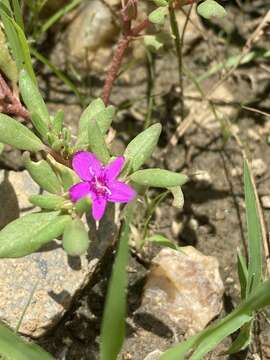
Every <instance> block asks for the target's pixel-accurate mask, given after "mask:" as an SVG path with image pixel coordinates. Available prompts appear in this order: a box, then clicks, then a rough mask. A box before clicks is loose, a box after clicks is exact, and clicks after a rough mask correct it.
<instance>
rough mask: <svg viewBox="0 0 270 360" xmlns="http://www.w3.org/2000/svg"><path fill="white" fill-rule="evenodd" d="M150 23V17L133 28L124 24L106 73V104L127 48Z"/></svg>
mask: <svg viewBox="0 0 270 360" xmlns="http://www.w3.org/2000/svg"><path fill="white" fill-rule="evenodd" d="M149 25H150V22H149V21H148V19H145V20H144V21H142V22H141V23H140V24H139V25H137V26H136V27H134V28H133V29H129V30H127V26H123V29H124V31H123V35H122V37H121V38H120V40H119V41H118V44H117V47H116V50H115V53H114V56H113V59H112V62H111V65H110V67H109V70H108V72H107V75H106V79H105V84H104V87H103V93H102V99H103V101H104V104H105V105H108V103H109V101H110V96H111V92H112V88H113V85H114V82H115V80H116V78H117V75H118V72H119V69H120V67H121V65H122V62H123V59H124V56H125V53H126V50H127V48H128V46H129V44H130V42H131V41H132V40H134V38H136V37H138V36H139V35H140V33H141V32H142V31H143V30H144V29H146V28H147V27H148V26H149Z"/></svg>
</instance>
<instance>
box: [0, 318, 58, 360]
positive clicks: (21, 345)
mask: <svg viewBox="0 0 270 360" xmlns="http://www.w3.org/2000/svg"><path fill="white" fill-rule="evenodd" d="M1 356H3V357H4V358H7V359H12V360H30V359H33V360H34V359H38V360H53V357H52V356H51V355H50V354H49V353H47V352H46V351H45V350H43V349H42V348H41V347H39V346H37V345H35V344H29V343H26V342H25V341H23V340H22V339H21V337H20V336H18V335H16V334H14V332H13V331H12V330H10V329H9V328H8V327H7V326H5V325H4V324H1V323H0V357H1Z"/></svg>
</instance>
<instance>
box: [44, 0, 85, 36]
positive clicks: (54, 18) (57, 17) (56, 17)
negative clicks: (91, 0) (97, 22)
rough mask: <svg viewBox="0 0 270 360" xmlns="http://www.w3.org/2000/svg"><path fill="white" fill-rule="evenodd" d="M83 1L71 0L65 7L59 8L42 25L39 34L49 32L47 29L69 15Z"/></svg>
mask: <svg viewBox="0 0 270 360" xmlns="http://www.w3.org/2000/svg"><path fill="white" fill-rule="evenodd" d="M82 1H83V0H72V1H70V2H69V3H68V4H67V5H65V6H61V8H60V10H58V11H57V12H56V13H54V14H53V15H52V16H51V17H50V18H49V19H48V20H47V21H46V22H45V23H44V24H43V25H42V28H41V33H44V32H46V31H48V30H49V28H50V27H51V26H52V25H53V24H55V23H56V22H57V21H59V20H60V19H61V17H62V16H64V15H65V14H67V13H69V12H70V11H71V10H72V9H74V7H76V6H77V5H79V4H80V3H81V2H82Z"/></svg>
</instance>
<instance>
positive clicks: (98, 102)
mask: <svg viewBox="0 0 270 360" xmlns="http://www.w3.org/2000/svg"><path fill="white" fill-rule="evenodd" d="M105 109H106V107H105V105H104V102H103V101H102V99H95V100H94V101H92V102H91V103H90V104H89V105H88V106H87V108H86V109H85V110H84V111H83V113H82V115H81V117H80V121H79V131H78V139H77V142H76V148H77V149H82V148H83V147H87V146H88V124H89V122H90V120H92V119H94V118H95V116H96V115H97V114H98V113H99V112H101V111H104V110H105Z"/></svg>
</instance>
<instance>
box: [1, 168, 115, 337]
mask: <svg viewBox="0 0 270 360" xmlns="http://www.w3.org/2000/svg"><path fill="white" fill-rule="evenodd" d="M37 193H39V187H38V185H36V184H35V183H34V182H33V181H32V180H31V177H30V176H29V175H28V173H27V172H26V171H23V172H13V171H11V172H8V171H0V199H1V207H0V226H1V228H2V227H3V226H5V225H7V224H8V223H9V222H11V221H13V220H14V219H16V218H18V217H19V216H20V215H21V216H23V215H25V213H27V212H29V211H33V210H34V208H33V207H30V205H31V204H30V203H29V201H28V196H29V195H30V194H37ZM113 212H114V208H113V207H109V208H108V211H107V212H106V215H105V216H104V218H103V219H102V221H101V223H100V227H99V229H98V231H96V230H95V224H94V222H93V221H92V223H91V240H92V244H91V252H90V253H89V257H90V259H91V260H89V261H88V260H87V259H86V258H85V257H81V258H79V257H73V258H69V257H67V255H66V253H65V252H64V250H63V249H62V247H61V244H60V242H59V241H54V242H51V243H49V244H48V245H47V246H46V247H44V248H42V249H41V250H40V251H39V252H37V253H34V254H31V255H29V256H26V257H23V258H17V259H0V273H1V274H2V276H1V277H0V289H1V296H0V321H4V322H5V323H7V324H8V325H9V326H11V327H12V328H15V327H16V325H17V324H18V322H19V320H20V317H21V316H22V314H23V312H24V309H25V307H26V306H27V303H28V301H29V300H30V303H29V305H28V306H27V310H26V313H25V314H24V316H23V320H22V323H21V326H20V329H19V330H20V332H21V333H22V334H24V335H28V336H31V337H39V336H41V335H43V334H44V333H45V332H46V331H47V330H48V329H50V328H51V327H53V326H54V325H55V324H56V323H57V322H58V321H59V320H60V319H61V317H62V316H63V314H64V313H65V312H66V310H67V309H68V308H69V307H70V305H71V303H72V301H73V300H74V298H75V297H76V295H77V294H78V293H79V291H80V290H81V289H82V288H83V287H84V286H85V284H86V283H87V282H88V281H89V278H90V277H91V275H92V273H93V272H94V271H95V269H96V266H97V265H98V263H99V260H100V259H101V258H102V257H103V256H104V253H105V252H106V250H107V248H108V246H109V244H111V242H113V239H114V238H115V234H116V227H115V225H114V224H112V223H111V221H110V219H111V218H114V213H113ZM89 221H90V220H89Z"/></svg>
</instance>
